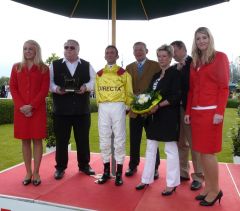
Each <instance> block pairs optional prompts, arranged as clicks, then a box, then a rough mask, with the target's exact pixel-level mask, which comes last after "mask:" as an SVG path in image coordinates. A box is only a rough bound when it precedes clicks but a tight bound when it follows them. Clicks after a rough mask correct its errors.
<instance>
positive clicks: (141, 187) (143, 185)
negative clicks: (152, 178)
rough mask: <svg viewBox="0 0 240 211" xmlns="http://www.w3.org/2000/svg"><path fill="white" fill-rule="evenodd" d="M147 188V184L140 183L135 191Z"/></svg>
mask: <svg viewBox="0 0 240 211" xmlns="http://www.w3.org/2000/svg"><path fill="white" fill-rule="evenodd" d="M148 186H149V184H144V183H140V184H138V185H137V186H136V190H143V189H144V188H147V187H148Z"/></svg>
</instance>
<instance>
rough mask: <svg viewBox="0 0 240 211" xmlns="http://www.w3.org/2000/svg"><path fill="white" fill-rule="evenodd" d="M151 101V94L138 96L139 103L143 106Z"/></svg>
mask: <svg viewBox="0 0 240 211" xmlns="http://www.w3.org/2000/svg"><path fill="white" fill-rule="evenodd" d="M150 99H151V96H150V95H149V94H140V95H139V96H138V100H137V102H138V103H139V104H140V105H142V104H144V103H147V102H148V101H149V100H150Z"/></svg>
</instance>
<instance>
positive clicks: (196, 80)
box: [185, 27, 229, 206]
mask: <svg viewBox="0 0 240 211" xmlns="http://www.w3.org/2000/svg"><path fill="white" fill-rule="evenodd" d="M192 58H193V62H192V66H191V70H190V89H189V93H188V101H187V102H188V104H187V111H186V115H185V122H186V123H187V124H190V123H191V128H192V142H193V143H192V147H193V150H195V151H197V152H199V153H200V156H201V162H202V166H203V172H204V177H205V187H204V189H203V191H202V192H201V193H200V195H198V196H197V197H196V200H199V201H200V205H201V206H212V205H214V203H215V202H216V201H217V200H219V202H220V200H221V198H222V196H223V193H222V191H221V190H220V187H219V179H218V177H219V175H218V162H217V159H216V156H215V153H217V152H220V151H221V149H222V126H223V115H224V110H225V107H226V104H227V99H228V92H229V90H228V83H229V61H228V58H227V56H226V55H225V54H224V53H222V52H218V51H216V50H215V49H214V40H213V37H212V35H211V32H210V31H209V29H207V28H205V27H200V28H198V29H197V30H196V32H195V36H194V41H193V47H192Z"/></svg>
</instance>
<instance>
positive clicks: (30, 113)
mask: <svg viewBox="0 0 240 211" xmlns="http://www.w3.org/2000/svg"><path fill="white" fill-rule="evenodd" d="M24 115H25V117H31V116H32V112H28V113H26V114H24Z"/></svg>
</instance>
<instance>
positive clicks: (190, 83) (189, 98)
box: [185, 67, 195, 115]
mask: <svg viewBox="0 0 240 211" xmlns="http://www.w3.org/2000/svg"><path fill="white" fill-rule="evenodd" d="M193 71H195V70H194V69H193V67H191V68H190V77H189V90H188V97H187V107H186V113H185V114H186V115H191V108H192V96H193V73H194V72H193Z"/></svg>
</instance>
